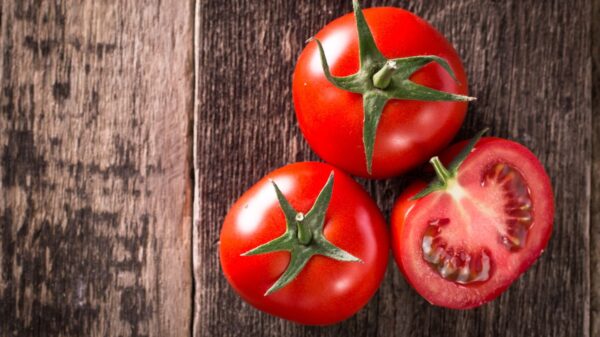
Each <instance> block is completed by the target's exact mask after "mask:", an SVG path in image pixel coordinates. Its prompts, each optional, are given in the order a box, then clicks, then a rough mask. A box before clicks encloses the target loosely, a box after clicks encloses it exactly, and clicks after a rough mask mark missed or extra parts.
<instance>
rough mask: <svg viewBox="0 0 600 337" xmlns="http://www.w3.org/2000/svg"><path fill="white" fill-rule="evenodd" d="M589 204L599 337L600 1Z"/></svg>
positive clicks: (594, 320) (599, 2) (598, 0)
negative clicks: (590, 200) (590, 199)
mask: <svg viewBox="0 0 600 337" xmlns="http://www.w3.org/2000/svg"><path fill="white" fill-rule="evenodd" d="M591 57H592V128H593V129H592V188H591V190H592V202H591V213H592V214H591V220H592V221H591V227H590V234H591V235H590V242H591V247H590V259H591V261H590V271H591V282H590V283H591V285H592V287H591V324H590V336H600V0H593V1H592V49H591Z"/></svg>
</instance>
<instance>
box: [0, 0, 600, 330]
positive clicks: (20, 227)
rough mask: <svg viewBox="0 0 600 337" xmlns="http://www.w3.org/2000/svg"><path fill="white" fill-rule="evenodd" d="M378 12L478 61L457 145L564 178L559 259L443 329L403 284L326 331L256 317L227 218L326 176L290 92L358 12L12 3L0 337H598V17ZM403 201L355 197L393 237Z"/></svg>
mask: <svg viewBox="0 0 600 337" xmlns="http://www.w3.org/2000/svg"><path fill="white" fill-rule="evenodd" d="M381 5H390V6H398V7H402V8H407V9H409V10H411V11H413V12H415V13H417V14H418V15H420V16H422V17H423V18H425V19H427V20H429V21H430V22H431V23H432V24H433V25H434V26H435V27H437V28H438V29H439V30H440V31H441V32H442V33H443V34H444V35H446V36H447V37H448V39H449V40H450V41H451V42H452V43H453V44H454V46H455V47H456V49H457V50H458V52H459V54H460V55H461V56H462V58H463V61H464V64H465V66H466V69H467V72H468V74H469V80H470V91H471V93H472V94H473V95H474V96H477V97H478V100H477V102H475V103H474V104H471V105H470V108H469V114H468V117H467V119H466V122H465V125H464V127H463V129H462V130H461V132H460V134H459V135H458V137H457V138H458V139H462V138H465V137H468V136H470V135H472V134H473V133H474V132H475V131H476V130H479V129H481V128H482V127H483V126H489V127H491V130H492V131H491V133H492V134H493V135H497V136H501V137H508V138H510V139H515V140H518V141H520V142H522V143H523V144H525V145H526V146H528V147H529V148H531V149H532V150H533V152H535V153H536V154H537V155H538V156H539V157H540V159H541V161H542V162H543V164H544V165H545V167H546V168H547V170H548V172H549V174H550V176H551V177H552V182H553V185H554V189H555V201H556V206H557V214H556V218H555V229H554V233H553V238H552V240H551V241H550V244H549V246H548V249H547V251H546V252H545V254H544V255H543V256H542V258H541V259H540V260H539V261H538V262H537V263H536V264H535V265H534V266H533V267H532V268H531V269H530V270H529V271H528V272H527V273H526V274H524V275H523V277H521V278H520V279H519V280H518V281H517V282H515V283H514V285H513V286H512V287H511V288H510V290H509V291H507V292H506V293H504V294H503V295H502V296H501V297H500V298H498V299H497V300H496V301H494V302H492V303H490V304H488V305H485V306H483V307H481V308H478V309H475V310H470V311H451V310H447V309H441V308H435V307H432V306H430V305H429V304H427V303H426V302H425V301H424V300H423V299H421V298H420V296H418V295H417V294H416V293H415V292H414V291H413V290H412V289H411V288H410V287H409V286H408V285H407V283H406V282H405V281H404V279H403V277H402V276H401V274H400V273H399V272H398V270H397V268H396V267H395V265H394V264H393V263H390V265H389V268H388V271H387V274H386V278H385V281H384V283H383V285H382V287H381V289H380V290H379V292H378V293H377V295H376V296H375V297H374V298H373V299H372V300H371V302H370V303H369V304H368V305H367V307H366V308H364V309H363V310H362V311H360V312H359V313H358V314H357V315H356V316H354V317H353V318H351V319H349V320H347V321H345V322H343V323H341V324H339V325H335V326H332V327H326V328H317V327H304V326H298V325H295V324H292V323H288V322H285V321H282V320H279V319H276V318H273V317H270V316H268V315H266V314H263V313H261V312H259V311H257V310H254V309H252V308H251V307H250V306H248V305H247V304H245V303H244V302H242V301H241V300H240V299H239V298H238V297H237V296H236V295H235V294H234V293H233V291H232V290H231V288H230V287H229V286H228V284H227V282H226V281H225V279H224V278H223V276H222V274H221V271H220V266H219V262H218V255H217V247H218V244H219V242H218V237H219V236H218V235H219V229H220V225H221V223H222V221H223V218H224V216H225V214H226V212H227V209H228V207H229V206H230V205H231V204H232V203H233V201H234V200H235V199H236V198H237V197H238V196H240V195H241V193H242V192H243V191H244V190H245V189H246V188H247V187H249V186H251V185H252V184H253V183H254V182H255V181H257V180H258V179H259V178H260V177H262V176H263V175H264V174H266V173H267V172H268V171H270V170H272V169H275V168H277V167H279V166H282V165H284V164H286V163H290V162H295V161H304V160H317V159H318V158H317V157H316V156H315V154H314V153H312V152H311V150H310V149H309V147H308V146H307V144H306V142H305V141H304V139H303V138H302V136H301V134H300V132H299V130H298V127H297V124H296V119H295V116H294V113H293V106H292V101H291V92H290V86H291V75H292V71H293V68H294V64H295V61H296V58H297V56H298V54H299V53H300V51H301V50H302V48H303V46H304V41H305V40H306V39H307V38H308V37H310V36H311V35H312V34H314V33H316V32H317V31H318V30H319V29H320V28H321V27H322V26H323V25H324V24H325V23H327V22H328V21H330V20H332V19H334V18H336V17H338V16H340V15H342V14H344V13H347V12H349V11H350V10H351V3H350V1H333V0H331V1H325V0H315V1H286V0H273V1H243V0H233V1H210V0H197V1H192V0H188V1H165V0H163V1H160V0H140V1H118V0H108V1H91V0H85V1H60V0H58V1H40V0H16V1H15V0H5V1H2V2H1V3H0V51H1V52H0V72H1V78H0V84H1V89H0V177H1V180H0V182H1V185H0V336H185V335H193V336H442V335H443V336H600V313H599V310H600V287H599V286H598V285H599V284H600V272H599V270H600V245H597V244H594V243H595V242H598V240H599V239H600V228H598V227H599V225H598V224H600V193H599V191H600V137H599V136H598V135H599V134H600V111H599V110H598V106H599V105H600V57H599V55H600V48H599V46H600V40H599V39H600V0H572V1H562V0H552V1H550V0H548V1H534V0H526V1H519V0H506V1H492V0H482V1H468V0H460V1H452V0H444V1H424V0H418V1H410V2H409V1H394V0H386V1H383V0H378V1H363V7H370V6H381ZM592 69H593V71H592ZM593 111H594V113H593ZM407 181H408V179H406V178H404V179H403V178H397V179H390V180H384V181H366V180H360V182H361V183H362V184H363V185H364V186H365V187H366V188H367V189H368V191H369V192H370V193H371V194H372V195H373V197H374V198H375V200H376V201H377V203H378V204H379V206H380V207H381V208H382V209H383V210H384V213H385V215H386V216H389V212H390V207H391V205H392V202H393V200H394V199H395V198H396V197H397V196H398V194H399V193H400V192H401V190H402V188H403V187H404V186H406V183H407Z"/></svg>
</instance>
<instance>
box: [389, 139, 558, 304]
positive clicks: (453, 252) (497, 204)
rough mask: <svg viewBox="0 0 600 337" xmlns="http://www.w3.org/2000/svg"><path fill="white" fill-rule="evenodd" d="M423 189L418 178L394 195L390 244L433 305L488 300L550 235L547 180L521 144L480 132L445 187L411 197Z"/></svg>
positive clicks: (453, 151) (531, 258) (527, 264)
mask: <svg viewBox="0 0 600 337" xmlns="http://www.w3.org/2000/svg"><path fill="white" fill-rule="evenodd" d="M464 146H465V143H464V142H463V143H459V144H457V145H455V146H453V147H451V148H450V149H448V150H447V151H446V153H445V154H444V155H442V158H444V157H446V158H447V155H448V154H450V155H451V156H454V155H456V154H457V153H458V152H459V150H460V149H461V148H462V147H464ZM423 187H425V183H423V182H416V183H414V184H413V185H411V186H410V187H409V188H408V189H407V190H406V191H405V192H404V193H403V194H402V195H401V196H400V197H399V199H398V200H397V202H396V204H395V206H394V209H393V212H392V249H393V252H394V256H395V259H396V262H397V263H398V265H399V267H400V269H401V270H402V272H403V273H404V275H405V277H406V279H407V280H408V282H409V283H410V284H411V285H412V286H413V287H414V288H415V289H416V291H417V292H418V293H419V294H421V295H422V296H423V297H424V298H425V299H426V300H427V301H429V302H430V303H432V304H434V305H439V306H444V307H448V308H456V309H466V308H472V307H476V306H479V305H482V304H483V303H486V302H488V301H491V300H493V299H494V298H496V297H497V296H498V295H500V293H502V292H503V291H504V290H506V288H508V286H510V284H511V283H512V282H513V281H514V280H515V279H516V278H517V277H519V275H520V274H522V273H523V272H524V271H525V270H527V268H529V267H530V266H531V264H532V263H533V262H534V261H535V260H536V259H537V258H538V256H540V254H541V253H542V252H543V250H544V248H545V247H546V244H547V243H548V240H549V239H550V234H551V232H552V222H553V217H554V201H553V195H552V187H551V185H550V179H549V178H548V175H547V174H546V172H545V171H544V168H543V167H542V165H541V164H540V162H539V161H538V159H537V158H536V157H535V156H534V155H533V154H532V153H531V152H530V151H529V150H528V149H527V148H525V147H524V146H522V145H520V144H518V143H515V142H512V141H508V140H504V139H499V138H483V139H481V140H480V141H479V142H477V143H476V145H475V148H474V150H472V152H470V154H468V155H467V157H466V160H465V161H464V162H463V163H462V164H461V165H460V166H459V168H458V172H457V173H456V176H455V178H452V179H451V182H450V183H448V185H447V187H444V188H442V189H441V190H438V191H435V192H432V193H430V194H428V195H427V196H425V197H423V198H420V199H417V200H413V199H412V197H413V196H414V195H415V194H416V193H417V192H419V191H421V190H422V189H423Z"/></svg>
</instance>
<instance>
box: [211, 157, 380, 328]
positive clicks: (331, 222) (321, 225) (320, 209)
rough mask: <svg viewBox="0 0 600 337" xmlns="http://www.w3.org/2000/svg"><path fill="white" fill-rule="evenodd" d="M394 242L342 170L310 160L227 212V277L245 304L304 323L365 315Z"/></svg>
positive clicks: (281, 172)
mask: <svg viewBox="0 0 600 337" xmlns="http://www.w3.org/2000/svg"><path fill="white" fill-rule="evenodd" d="M388 240H389V238H388V235H387V230H386V225H385V220H384V218H383V216H382V215H381V213H380V211H379V209H378V208H377V205H376V204H375V202H374V201H373V200H372V199H371V198H370V197H369V195H368V194H367V193H366V192H365V191H364V190H363V189H362V188H361V187H360V185H358V184H357V183H356V182H354V181H353V180H352V179H351V178H350V177H348V176H347V175H346V174H344V173H343V172H342V171H340V170H337V169H335V168H333V167H332V166H329V165H327V164H323V163H315V162H305V163H297V164H291V165H287V166H284V167H282V168H280V169H277V170H275V171H273V172H271V173H269V174H268V175H267V176H265V177H264V178H263V179H261V180H260V181H259V182H258V183H256V185H254V186H252V187H251V188H250V189H249V190H248V191H246V193H244V195H242V197H240V199H239V200H237V201H236V202H235V204H234V205H233V206H232V207H231V209H230V210H229V213H228V214H227V216H226V218H225V222H224V223H223V227H222V229H221V239H220V259H221V266H222V268H223V273H224V274H225V277H226V278H227V280H228V281H229V283H230V284H231V286H232V287H233V289H234V290H235V291H236V292H237V293H238V294H239V295H240V296H241V297H242V298H243V299H244V300H246V301H247V302H248V303H250V304H252V305H253V306H255V307H256V308H258V309H260V310H263V311H265V312H267V313H270V314H272V315H275V316H279V317H282V318H285V319H288V320H292V321H296V322H299V323H303V324H311V325H325V324H332V323H336V322H339V321H341V320H344V319H346V318H348V317H350V316H351V315H353V314H354V313H356V312H357V311H358V310H360V309H361V308H362V307H363V306H364V305H365V304H366V303H367V302H368V301H369V299H370V298H371V297H372V296H373V294H375V292H376V291H377V289H378V287H379V284H380V283H381V281H382V278H383V275H384V273H385V269H386V265H387V261H388V250H389V242H388Z"/></svg>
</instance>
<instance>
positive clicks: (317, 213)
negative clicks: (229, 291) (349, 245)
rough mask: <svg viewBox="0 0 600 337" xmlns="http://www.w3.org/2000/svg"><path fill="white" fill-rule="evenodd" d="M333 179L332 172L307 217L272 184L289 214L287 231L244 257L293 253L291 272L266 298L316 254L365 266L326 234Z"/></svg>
mask: <svg viewBox="0 0 600 337" xmlns="http://www.w3.org/2000/svg"><path fill="white" fill-rule="evenodd" d="M333 180H334V174H333V171H332V172H331V174H330V175H329V178H328V179H327V182H326V183H325V186H323V189H321V191H320V192H319V195H318V196H317V199H316V200H315V203H314V204H313V206H312V208H311V209H310V211H308V213H306V214H304V213H302V212H298V211H296V210H295V209H294V207H293V206H292V205H291V204H290V203H289V201H288V200H287V199H286V198H285V196H284V195H283V193H282V192H281V190H280V189H279V187H278V186H277V184H276V183H275V182H274V181H271V183H272V184H273V187H274V188H275V192H276V194H277V200H278V201H279V205H280V207H281V210H282V211H283V213H284V215H285V221H286V231H285V233H283V234H282V235H281V236H279V237H277V238H275V239H273V240H271V241H269V242H267V243H265V244H262V245H260V246H258V247H256V248H254V249H251V250H249V251H247V252H245V253H243V254H242V256H251V255H258V254H265V253H271V252H278V251H288V252H289V253H290V262H289V264H288V266H287V269H286V270H285V271H284V273H283V274H282V275H281V276H280V277H279V279H278V280H277V281H276V282H275V283H274V284H273V285H272V286H271V287H270V288H269V289H268V290H267V291H266V292H265V294H264V295H265V296H267V295H269V294H272V293H273V292H275V291H277V290H279V289H281V288H283V287H285V286H286V285H287V284H289V283H290V282H292V281H293V280H294V279H295V278H296V276H298V274H300V272H301V271H302V269H303V268H304V267H305V266H306V264H307V263H308V261H309V260H310V259H311V258H312V257H313V256H314V255H323V256H326V257H329V258H331V259H334V260H337V261H347V262H361V263H362V260H361V259H359V258H357V257H355V256H354V255H352V254H350V253H348V252H346V251H345V250H343V249H341V248H339V247H337V246H335V245H334V244H332V243H331V242H329V240H327V239H326V238H325V236H324V235H323V226H324V224H325V214H326V212H327V208H328V206H329V202H330V200H331V195H332V192H333Z"/></svg>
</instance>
